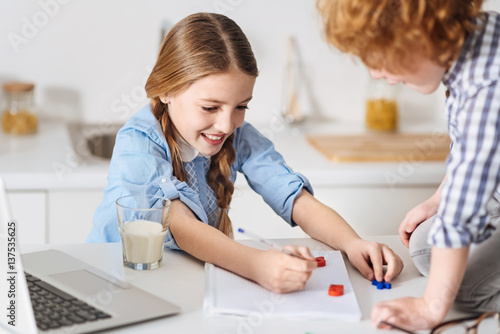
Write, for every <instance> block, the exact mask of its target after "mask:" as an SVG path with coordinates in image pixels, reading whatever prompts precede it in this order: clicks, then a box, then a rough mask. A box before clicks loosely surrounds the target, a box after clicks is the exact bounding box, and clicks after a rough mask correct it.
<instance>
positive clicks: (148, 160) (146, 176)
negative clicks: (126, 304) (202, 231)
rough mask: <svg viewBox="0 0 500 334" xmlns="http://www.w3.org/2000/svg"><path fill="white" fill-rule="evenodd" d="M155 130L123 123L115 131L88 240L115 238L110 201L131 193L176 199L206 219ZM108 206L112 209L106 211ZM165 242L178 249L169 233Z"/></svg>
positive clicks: (197, 197)
mask: <svg viewBox="0 0 500 334" xmlns="http://www.w3.org/2000/svg"><path fill="white" fill-rule="evenodd" d="M162 141H164V139H163V138H161V137H160V134H159V133H158V132H156V131H144V130H143V129H137V128H134V127H124V128H123V129H122V130H121V131H120V132H119V133H118V135H117V138H116V143H115V148H114V151H113V158H112V161H111V165H110V171H109V174H110V176H109V177H108V179H109V185H108V187H107V188H106V189H105V191H104V198H103V202H102V204H101V206H100V207H99V208H98V210H97V212H96V215H95V216H94V229H93V231H92V232H91V234H90V235H89V238H88V239H87V241H89V242H103V241H104V242H110V241H119V240H120V236H119V232H118V228H117V221H116V208H115V207H114V201H116V199H117V198H118V197H120V196H124V195H134V194H150V195H156V196H160V197H164V198H168V199H170V200H174V199H180V200H181V201H182V202H183V203H184V204H186V205H187V206H188V207H189V208H190V209H191V211H192V212H193V213H194V214H195V215H196V216H197V218H198V219H199V220H200V221H203V222H204V223H207V221H208V219H207V216H206V213H205V211H204V210H203V206H202V204H201V202H200V200H199V196H198V194H197V193H196V192H195V191H194V190H192V189H191V188H190V187H189V186H188V185H187V184H186V183H185V182H180V181H179V180H178V179H177V178H176V177H175V176H174V175H173V168H172V164H171V158H170V151H169V150H168V146H167V145H166V142H165V143H164V144H163V142H162ZM109 210H112V212H110V211H109ZM165 246H166V247H168V248H172V249H179V247H178V246H177V244H176V243H175V240H174V238H173V236H172V234H171V233H170V231H169V232H168V234H167V238H166V240H165Z"/></svg>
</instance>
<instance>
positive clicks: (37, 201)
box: [7, 191, 47, 245]
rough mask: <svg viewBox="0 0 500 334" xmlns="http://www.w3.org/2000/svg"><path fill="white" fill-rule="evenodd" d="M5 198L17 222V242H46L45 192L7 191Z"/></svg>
mask: <svg viewBox="0 0 500 334" xmlns="http://www.w3.org/2000/svg"><path fill="white" fill-rule="evenodd" d="M7 198H8V201H9V204H10V208H11V211H12V212H11V214H12V219H13V220H15V221H16V224H17V237H18V242H19V244H20V245H23V244H43V243H46V242H47V233H46V222H47V221H46V216H47V215H46V213H47V211H46V207H47V205H46V192H45V191H9V192H7Z"/></svg>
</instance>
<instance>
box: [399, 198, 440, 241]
mask: <svg viewBox="0 0 500 334" xmlns="http://www.w3.org/2000/svg"><path fill="white" fill-rule="evenodd" d="M438 205H439V202H437V203H436V201H435V199H434V198H432V197H431V198H429V199H428V200H426V201H425V202H423V203H421V204H419V205H417V206H416V207H414V208H413V209H411V210H410V211H408V213H407V214H406V216H405V218H404V219H403V221H402V222H401V224H400V225H399V229H398V233H399V238H400V239H401V242H402V243H403V244H404V245H405V246H406V247H409V245H410V236H411V234H412V233H413V231H415V229H416V228H417V226H418V225H420V223H422V222H424V221H426V220H427V219H429V218H431V217H432V216H434V215H435V214H436V212H437V209H438Z"/></svg>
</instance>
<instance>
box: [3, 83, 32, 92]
mask: <svg viewBox="0 0 500 334" xmlns="http://www.w3.org/2000/svg"><path fill="white" fill-rule="evenodd" d="M33 88H35V84H33V83H30V82H7V83H5V84H4V85H3V90H4V91H5V92H9V93H20V92H28V91H30V90H33Z"/></svg>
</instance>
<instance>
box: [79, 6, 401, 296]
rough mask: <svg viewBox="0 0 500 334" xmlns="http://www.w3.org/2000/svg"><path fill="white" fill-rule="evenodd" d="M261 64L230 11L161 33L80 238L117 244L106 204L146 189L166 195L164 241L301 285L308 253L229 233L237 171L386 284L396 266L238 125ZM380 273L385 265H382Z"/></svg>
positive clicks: (270, 285)
mask: <svg viewBox="0 0 500 334" xmlns="http://www.w3.org/2000/svg"><path fill="white" fill-rule="evenodd" d="M257 75H258V70H257V64H256V60H255V58H254V55H253V52H252V49H251V47H250V44H249V43H248V41H247V39H246V36H245V35H244V34H243V32H242V31H241V29H240V28H239V27H238V26H237V25H236V24H235V23H234V22H233V21H232V20H230V19H229V18H227V17H225V16H223V15H218V14H209V13H199V14H193V15H190V16H188V17H186V18H185V19H183V20H182V21H180V22H179V23H178V24H176V25H175V26H174V27H173V28H172V30H171V31H170V32H169V33H168V35H167V36H166V37H165V40H164V41H163V44H162V46H161V50H160V53H159V56H158V60H157V62H156V65H155V67H154V68H153V71H152V73H151V75H150V77H149V79H148V81H147V83H146V91H147V94H148V97H149V98H151V104H150V105H148V106H146V107H144V108H143V109H142V110H140V111H139V112H138V113H137V114H135V115H134V116H133V117H132V118H131V119H130V120H129V121H128V122H127V124H125V126H124V127H123V128H122V129H121V130H120V132H119V133H118V135H117V138H116V144H115V148H114V152H113V157H112V159H111V165H110V171H109V176H108V180H109V184H108V186H107V187H106V189H105V193H104V198H103V201H102V203H101V205H100V206H99V208H98V209H97V212H96V214H95V217H94V228H93V230H92V231H91V233H90V235H89V237H88V241H90V242H116V241H120V235H119V232H118V228H117V222H116V212H115V204H114V202H115V201H116V199H117V198H118V197H120V196H123V195H127V194H137V193H147V194H154V195H158V196H163V197H166V198H169V199H171V200H173V202H172V213H171V217H170V229H169V233H168V235H167V238H166V242H165V246H166V247H168V248H173V249H182V250H184V251H186V252H188V253H190V254H191V255H193V256H195V257H197V258H198V259H200V260H202V261H207V262H211V263H214V264H216V265H218V266H220V267H223V268H225V269H227V270H230V271H232V272H235V273H237V274H239V275H241V276H244V277H246V278H249V279H251V280H253V281H255V282H257V283H259V284H260V285H262V286H264V287H265V288H267V289H270V290H272V291H274V292H278V293H284V292H290V291H295V290H299V289H302V288H303V287H304V286H305V284H306V282H307V279H308V278H309V276H310V275H311V273H312V271H313V270H314V269H315V268H316V262H315V261H314V258H313V257H312V255H311V253H310V252H309V250H308V249H307V248H306V247H296V246H288V249H289V250H291V251H292V252H295V253H297V254H300V255H301V256H302V257H303V258H304V259H301V258H298V257H293V256H290V255H287V254H285V253H283V252H279V251H277V250H267V251H261V250H257V249H254V248H251V247H247V246H244V245H241V244H239V243H237V242H235V241H234V240H233V239H232V238H231V237H232V230H231V222H230V221H229V217H228V214H227V211H228V208H229V203H230V202H231V196H232V194H233V190H234V185H233V183H234V181H235V179H236V173H237V172H240V173H243V174H244V175H245V177H246V179H247V180H248V183H249V185H250V186H251V187H252V189H254V190H255V191H256V192H258V193H259V194H260V195H262V197H263V198H264V200H265V201H266V202H267V203H268V204H269V205H270V206H271V207H272V208H273V209H274V211H275V212H276V213H277V214H279V215H280V216H281V217H282V218H283V219H285V220H286V221H287V222H288V223H289V224H290V225H292V226H295V225H299V226H300V227H301V228H302V229H303V230H304V231H305V232H306V233H308V234H309V235H310V236H311V237H313V238H315V239H318V240H320V241H323V242H324V243H326V244H328V245H330V246H332V247H333V248H335V249H339V250H342V251H344V252H346V253H347V255H348V257H349V259H350V261H351V262H352V264H353V265H354V266H355V267H356V268H358V269H359V270H360V272H361V273H362V274H363V275H364V276H365V277H366V278H367V279H370V280H371V279H373V278H376V279H377V280H379V281H381V280H382V279H385V280H386V281H391V279H392V278H394V277H395V276H396V275H398V274H399V273H400V272H401V270H402V268H403V264H402V261H401V259H400V258H399V257H398V256H397V255H395V254H394V253H393V251H392V250H390V249H389V248H388V247H387V246H386V245H382V244H378V243H374V242H367V241H364V240H362V239H361V238H360V237H359V236H358V235H357V234H356V233H355V232H354V231H353V229H352V228H351V227H350V226H349V225H348V224H347V223H346V222H345V221H344V220H343V219H342V218H341V217H340V216H339V215H338V214H337V213H336V212H335V211H333V210H331V209H330V208H328V207H326V206H325V205H323V204H321V203H320V202H318V201H317V200H316V199H315V198H314V197H313V196H312V195H311V194H312V189H311V186H310V185H309V182H308V181H307V179H305V178H304V177H302V176H301V175H299V174H297V173H294V172H292V171H291V170H290V168H289V167H288V166H287V165H286V164H285V162H284V161H283V158H282V156H281V155H279V154H278V153H277V152H276V151H275V150H274V148H273V145H272V143H271V142H270V141H269V140H267V139H266V138H265V137H263V136H262V135H261V134H260V133H259V132H258V131H257V130H256V129H255V128H253V127H252V126H251V125H250V124H248V123H245V122H244V117H245V111H246V109H247V108H248V103H249V102H250V100H251V99H252V91H253V87H254V83H255V79H256V77H257ZM384 264H387V272H386V273H385V276H384V274H383V265H384Z"/></svg>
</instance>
